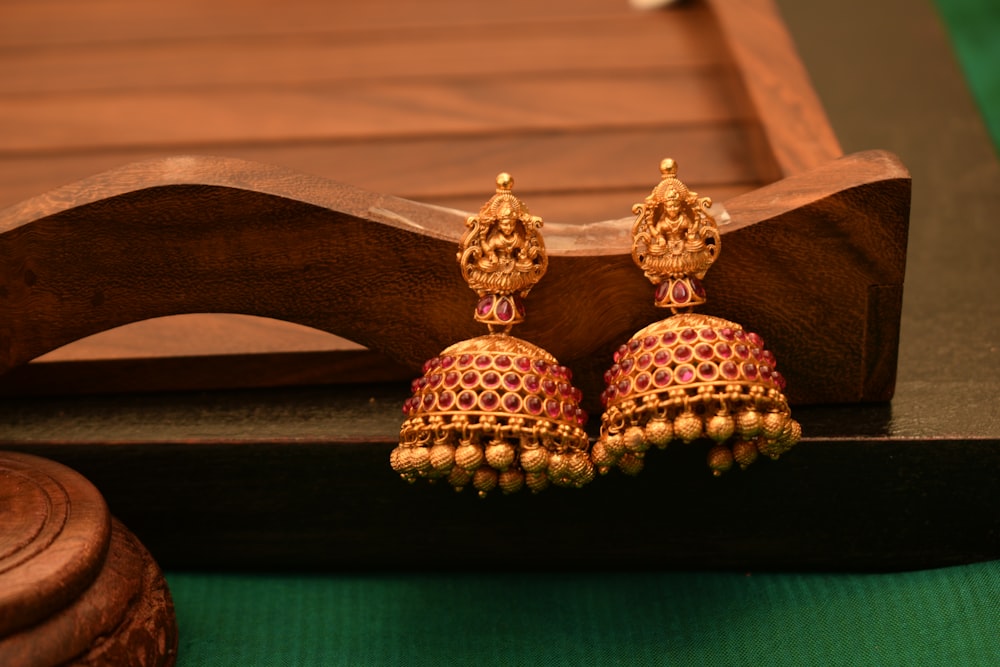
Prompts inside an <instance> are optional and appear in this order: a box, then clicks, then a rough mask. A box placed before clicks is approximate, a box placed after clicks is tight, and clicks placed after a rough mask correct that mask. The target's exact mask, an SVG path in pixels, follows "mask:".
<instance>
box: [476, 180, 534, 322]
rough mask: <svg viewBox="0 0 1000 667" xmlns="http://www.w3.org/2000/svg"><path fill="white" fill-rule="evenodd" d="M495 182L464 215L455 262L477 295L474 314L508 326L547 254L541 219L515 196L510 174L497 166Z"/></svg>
mask: <svg viewBox="0 0 1000 667" xmlns="http://www.w3.org/2000/svg"><path fill="white" fill-rule="evenodd" d="M496 184H497V189H496V194H494V195H493V196H492V197H490V199H489V200H488V201H487V202H486V203H485V204H483V206H482V208H481V209H480V210H479V214H478V215H473V216H469V218H468V219H467V220H466V221H465V226H466V230H465V234H464V235H463V236H462V241H461V244H460V245H459V251H458V262H459V265H460V266H461V268H462V277H463V278H465V281H466V282H467V283H468V284H469V287H471V288H472V289H474V290H475V291H476V293H477V294H479V296H480V297H481V299H480V302H479V306H478V307H477V308H476V319H477V320H479V321H480V322H485V323H487V324H490V325H491V327H492V326H502V327H506V328H509V327H510V326H511V325H512V324H515V323H517V322H520V321H521V320H522V319H523V316H524V308H523V305H522V304H521V302H520V300H521V298H523V297H525V296H527V294H528V292H529V291H530V290H531V288H532V287H533V286H534V285H535V283H537V282H538V281H539V280H540V279H541V277H542V276H543V275H544V274H545V270H546V269H547V268H548V263H549V260H548V255H547V254H546V252H545V243H544V242H543V240H542V235H541V232H540V231H539V228H540V227H541V226H542V219H541V218H539V217H537V216H533V215H531V214H530V213H529V212H528V207H527V206H525V205H524V202H522V201H521V200H520V199H518V198H517V197H516V196H514V194H513V192H512V189H513V187H514V178H513V177H512V176H511V175H510V174H508V173H506V172H502V173H500V174H498V175H497V178H496ZM487 302H488V303H489V304H490V305H489V306H487V305H486V304H487ZM498 308H499V309H500V310H497V309H498ZM508 315H509V316H508Z"/></svg>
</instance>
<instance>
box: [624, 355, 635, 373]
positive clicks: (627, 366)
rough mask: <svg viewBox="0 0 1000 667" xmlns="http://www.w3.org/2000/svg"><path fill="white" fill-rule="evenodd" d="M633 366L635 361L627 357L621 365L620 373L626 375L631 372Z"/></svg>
mask: <svg viewBox="0 0 1000 667" xmlns="http://www.w3.org/2000/svg"><path fill="white" fill-rule="evenodd" d="M633 366H635V360H634V359H632V358H631V357H629V358H628V359H626V360H624V361H623V362H622V363H621V367H622V373H624V374H625V375H628V374H629V373H631V372H632V367H633Z"/></svg>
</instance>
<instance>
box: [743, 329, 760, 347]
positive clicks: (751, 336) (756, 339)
mask: <svg viewBox="0 0 1000 667" xmlns="http://www.w3.org/2000/svg"><path fill="white" fill-rule="evenodd" d="M747 340H749V341H750V344H751V345H756V346H757V347H764V339H763V338H761V337H760V336H758V335H757V334H755V333H752V332H751V333H748V334H747Z"/></svg>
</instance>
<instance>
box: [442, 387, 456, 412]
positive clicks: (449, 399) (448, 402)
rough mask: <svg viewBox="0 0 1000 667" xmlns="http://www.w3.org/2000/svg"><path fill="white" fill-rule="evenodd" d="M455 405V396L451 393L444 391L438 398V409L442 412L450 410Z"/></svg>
mask: <svg viewBox="0 0 1000 667" xmlns="http://www.w3.org/2000/svg"><path fill="white" fill-rule="evenodd" d="M454 404H455V394H454V393H452V392H450V391H443V392H441V395H440V396H438V407H439V408H440V409H442V410H449V409H451V406H453V405H454Z"/></svg>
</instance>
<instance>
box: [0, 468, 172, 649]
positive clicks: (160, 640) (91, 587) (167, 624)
mask: <svg viewBox="0 0 1000 667" xmlns="http://www.w3.org/2000/svg"><path fill="white" fill-rule="evenodd" d="M0 498H2V502H0V525H3V526H4V530H3V531H2V535H0V663H2V664H4V665H10V666H11V667H14V666H16V665H32V666H33V667H35V666H37V667H49V666H52V667H54V666H56V665H72V666H75V667H85V666H90V665H94V666H95V667H96V665H108V664H115V665H128V666H130V667H131V666H134V667H169V666H170V665H172V664H174V660H175V658H176V648H177V626H176V621H175V619H174V612H173V603H172V602H171V598H170V592H169V591H168V590H167V585H166V581H165V580H164V578H163V575H162V573H161V572H160V569H159V567H158V566H157V564H156V562H155V561H154V560H153V558H152V556H150V554H149V552H148V551H146V549H145V547H143V545H142V544H140V543H139V541H138V540H137V539H136V538H135V536H134V535H132V533H130V532H129V530H128V529H127V528H125V526H124V525H123V524H121V523H120V522H119V521H117V520H115V519H113V518H112V517H111V515H110V514H109V513H108V508H107V505H106V504H105V503H104V499H103V497H102V496H101V494H100V492H99V491H98V490H97V489H96V488H95V487H94V486H93V485H92V484H91V483H90V482H89V481H87V480H86V479H85V478H84V477H82V476H81V475H79V474H78V473H76V472H74V471H73V470H70V469H69V468H66V467H65V466H63V465H61V464H58V463H55V462H53V461H49V460H46V459H42V458H38V457H35V456H28V455H24V454H18V453H15V452H0Z"/></svg>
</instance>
